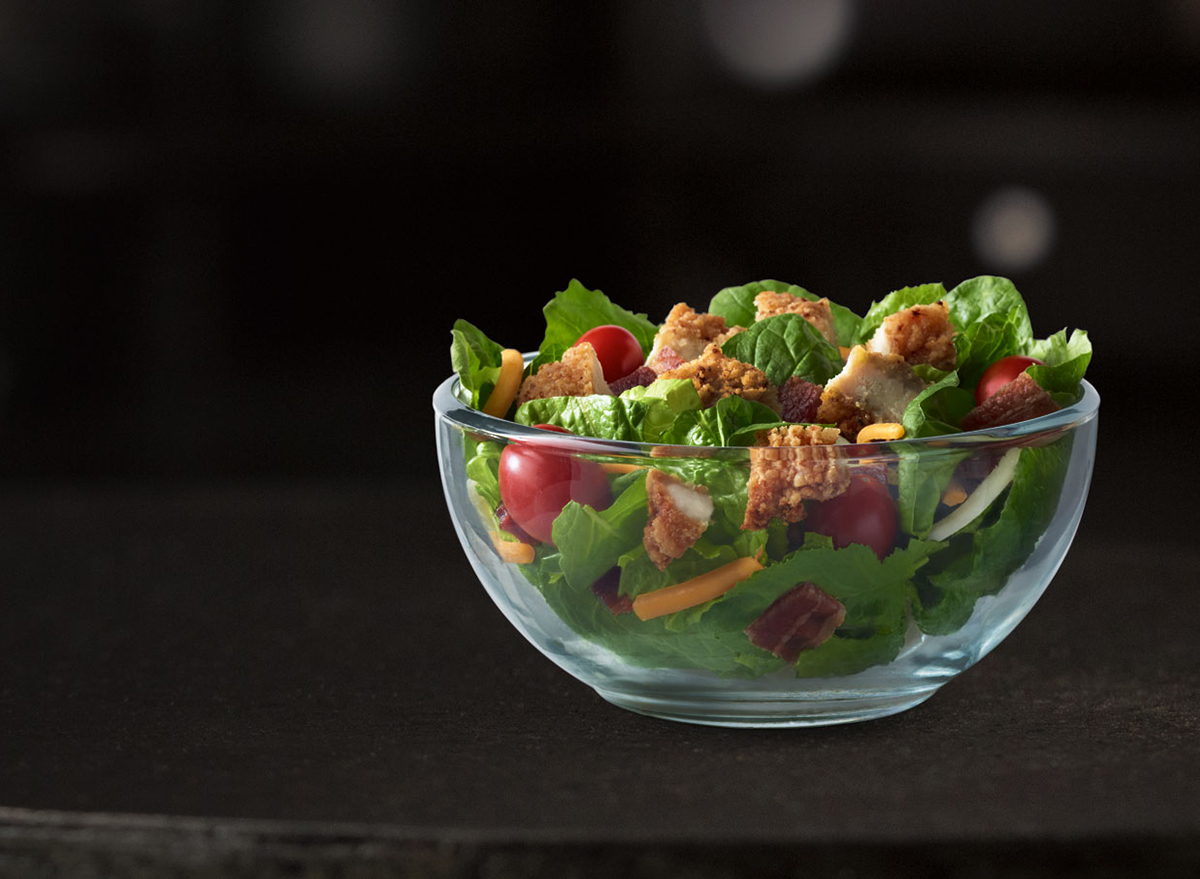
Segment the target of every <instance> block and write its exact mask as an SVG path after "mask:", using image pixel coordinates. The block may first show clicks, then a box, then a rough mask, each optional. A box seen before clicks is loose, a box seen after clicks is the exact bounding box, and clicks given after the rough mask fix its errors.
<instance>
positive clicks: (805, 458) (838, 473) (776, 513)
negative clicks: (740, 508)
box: [742, 424, 850, 529]
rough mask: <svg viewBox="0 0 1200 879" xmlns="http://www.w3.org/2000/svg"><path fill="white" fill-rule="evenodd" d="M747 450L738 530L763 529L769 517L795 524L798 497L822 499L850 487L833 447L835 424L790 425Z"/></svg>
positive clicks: (769, 433)
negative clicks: (743, 501)
mask: <svg viewBox="0 0 1200 879" xmlns="http://www.w3.org/2000/svg"><path fill="white" fill-rule="evenodd" d="M762 439H763V440H764V441H765V443H766V445H765V446H763V445H758V446H753V447H752V448H751V449H750V480H749V482H748V483H747V489H746V490H747V495H748V501H747V503H746V516H745V519H743V521H742V528H743V529H759V528H766V527H767V525H768V524H769V523H770V521H771V520H772V519H782V520H783V521H784V522H799V521H800V520H801V519H803V518H804V516H805V509H804V501H806V500H813V501H824V500H828V499H829V498H831V497H837V496H838V495H840V494H842V493H843V492H845V491H846V489H847V488H849V487H850V471H849V470H848V469H847V468H846V465H845V462H844V461H843V460H842V459H841V457H840V456H839V455H838V453H837V451H836V450H835V449H834V448H833V446H834V445H835V444H836V443H837V440H838V431H837V428H835V427H822V426H821V425H819V424H809V425H800V424H792V425H789V426H788V427H776V428H773V429H771V430H769V431H767V432H766V435H765V436H763V437H762Z"/></svg>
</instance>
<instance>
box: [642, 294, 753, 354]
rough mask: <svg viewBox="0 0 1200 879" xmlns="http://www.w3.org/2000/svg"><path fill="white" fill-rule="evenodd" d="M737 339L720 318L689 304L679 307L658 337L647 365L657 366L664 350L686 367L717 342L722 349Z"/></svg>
mask: <svg viewBox="0 0 1200 879" xmlns="http://www.w3.org/2000/svg"><path fill="white" fill-rule="evenodd" d="M739 329H740V328H739ZM731 335H733V331H732V330H731V328H730V327H727V326H725V318H723V317H721V316H720V315H719V314H698V313H697V312H696V311H695V310H694V309H692V308H691V307H690V306H689V305H688V304H687V303H686V302H680V303H678V304H677V305H676V306H675V307H674V308H672V309H671V312H670V313H669V314H668V315H667V319H666V320H665V321H664V322H663V325H662V326H661V327H660V328H659V330H658V333H657V335H655V337H654V345H653V347H652V348H651V349H650V356H649V357H647V358H646V363H647V364H648V365H650V366H653V365H654V364H655V363H656V362H657V355H658V353H659V351H660V350H661V349H663V348H670V349H671V350H672V351H673V352H674V353H675V354H676V355H678V357H679V359H680V360H682V361H684V362H685V363H686V362H687V361H689V360H695V359H696V358H697V357H699V356H700V355H701V354H703V353H704V349H705V348H707V347H708V346H709V345H710V344H712V343H713V342H716V343H717V344H718V345H720V344H721V343H722V342H724V341H725V340H726V339H728V338H729V337H730V336H731Z"/></svg>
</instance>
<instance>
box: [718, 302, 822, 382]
mask: <svg viewBox="0 0 1200 879" xmlns="http://www.w3.org/2000/svg"><path fill="white" fill-rule="evenodd" d="M721 351H722V352H723V353H724V354H726V355H728V356H730V357H733V358H735V359H737V360H740V361H742V362H743V363H749V364H751V365H752V366H756V367H758V368H759V369H761V370H762V371H763V372H765V373H766V374H767V380H768V381H769V382H771V384H775V385H781V384H783V383H784V382H785V381H787V380H788V379H789V378H790V377H791V376H793V375H798V376H800V378H802V379H804V380H805V381H810V382H812V383H813V384H818V385H822V384H825V382H827V381H829V380H830V379H831V378H833V377H834V376H835V375H837V374H838V373H839V372H841V371H842V365H843V364H842V355H841V354H840V353H839V352H838V349H837V348H836V347H834V346H833V345H831V344H829V341H828V340H827V339H826V338H825V337H824V336H822V335H821V333H820V331H819V330H817V328H816V327H814V326H813V325H812V324H810V323H809V322H808V321H806V320H805V319H804V318H802V317H801V316H800V315H798V314H779V315H775V316H774V317H768V318H765V319H763V320H760V321H758V322H756V323H755V324H754V325H753V326H751V327H750V328H749V329H748V330H745V331H744V332H741V333H737V334H736V335H734V336H731V337H730V338H729V339H728V340H727V341H726V342H725V343H724V344H723V345H722V346H721Z"/></svg>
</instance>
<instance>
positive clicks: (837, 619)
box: [451, 276, 1091, 677]
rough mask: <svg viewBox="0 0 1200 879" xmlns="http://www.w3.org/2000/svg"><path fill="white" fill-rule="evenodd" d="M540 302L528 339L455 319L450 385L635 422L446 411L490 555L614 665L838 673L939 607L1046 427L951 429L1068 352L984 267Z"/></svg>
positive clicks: (580, 292) (479, 400) (1063, 390)
mask: <svg viewBox="0 0 1200 879" xmlns="http://www.w3.org/2000/svg"><path fill="white" fill-rule="evenodd" d="M543 314H544V317H545V332H544V335H543V338H542V341H541V344H540V346H539V347H538V350H537V352H536V354H535V355H533V356H531V357H529V356H525V355H522V354H521V353H520V352H519V351H518V350H517V349H514V348H506V347H504V346H503V345H501V344H500V343H498V342H496V341H493V340H492V339H490V338H489V337H488V336H487V335H486V334H485V333H484V332H483V331H482V330H481V329H479V328H478V327H476V326H474V325H473V324H471V323H469V322H467V321H465V320H458V321H456V322H455V324H454V327H453V330H452V336H453V340H452V345H451V360H452V364H453V367H454V370H455V372H456V373H457V375H458V379H459V387H458V394H459V397H460V400H461V401H462V402H463V403H464V404H466V405H469V406H471V407H472V408H475V409H478V410H480V411H482V412H484V413H486V414H488V415H491V416H494V417H495V418H498V419H506V420H509V421H512V422H515V423H517V424H521V425H525V426H527V427H530V428H539V429H541V430H544V431H550V432H558V433H562V434H574V435H577V436H586V437H597V438H601V439H606V440H619V441H628V442H631V443H639V444H644V445H642V446H630V447H629V448H630V449H631V450H632V451H630V452H629V453H628V454H612V455H608V454H592V453H587V452H578V451H573V452H567V451H564V449H562V448H559V447H557V446H556V445H555V444H554V443H552V442H533V441H523V440H520V439H512V440H507V441H506V440H503V439H496V438H492V437H489V436H487V435H485V434H482V433H480V434H472V433H465V434H464V436H463V442H464V454H465V456H466V474H467V477H468V479H469V480H470V485H471V490H472V491H473V493H474V498H475V500H476V501H477V504H476V506H477V508H478V510H479V514H480V516H481V518H482V524H483V527H484V528H485V530H486V531H487V532H488V533H489V535H490V536H491V540H492V544H493V546H494V548H495V551H496V553H497V556H498V558H499V559H500V560H502V563H503V564H508V565H514V566H516V567H517V568H518V569H519V570H520V571H521V573H522V574H523V575H524V577H525V578H526V579H527V580H528V581H529V582H530V583H531V584H532V585H533V586H534V587H535V588H536V589H537V590H538V592H540V594H541V595H542V596H543V597H544V599H545V601H546V602H547V604H548V605H549V606H550V608H551V609H552V610H553V611H554V613H555V614H557V616H558V617H559V618H560V619H561V620H562V621H563V622H564V623H565V624H566V625H567V626H568V627H569V628H570V629H571V630H572V631H574V632H575V633H576V634H577V635H578V636H579V637H581V638H583V639H586V640H588V641H590V642H592V643H594V644H596V645H599V646H601V647H603V648H606V649H608V650H610V651H612V652H613V653H615V654H616V655H617V656H619V657H620V658H621V659H622V660H623V661H625V662H626V663H629V664H630V665H634V666H642V667H657V668H689V669H700V670H707V671H710V672H713V673H715V674H717V675H720V676H724V677H758V676H761V675H765V674H769V673H774V672H780V671H785V670H788V671H790V673H794V674H796V675H799V676H828V675H845V674H852V673H855V672H858V671H861V670H863V669H866V668H869V667H871V666H874V665H880V664H886V663H888V662H891V661H892V660H893V659H894V658H895V657H896V656H897V655H898V654H899V652H900V651H901V649H902V648H903V647H904V645H905V643H906V640H908V639H909V638H912V637H913V636H914V633H918V634H921V635H942V634H949V633H952V632H955V631H957V630H958V629H960V628H961V627H962V626H963V625H964V624H965V623H966V621H967V620H968V618H969V617H970V616H971V613H972V611H973V609H974V607H975V604H976V602H977V601H978V600H979V599H980V598H982V597H984V596H987V595H991V594H995V593H996V592H998V591H999V590H1001V589H1002V588H1003V587H1004V585H1005V583H1006V581H1007V578H1008V577H1009V575H1010V574H1011V573H1012V572H1013V571H1014V570H1015V569H1017V568H1018V567H1020V565H1021V564H1022V563H1023V562H1024V561H1025V560H1026V559H1027V558H1028V557H1029V556H1030V554H1031V553H1032V552H1033V550H1034V547H1035V546H1036V544H1037V541H1038V539H1039V537H1040V536H1041V535H1042V533H1043V532H1044V531H1045V529H1046V526H1047V524H1048V523H1049V521H1050V519H1051V517H1052V516H1053V514H1054V511H1055V509H1056V507H1057V504H1058V495H1059V490H1060V487H1061V485H1062V481H1063V477H1064V474H1065V471H1066V467H1067V463H1068V459H1069V457H1070V445H1071V436H1070V434H1069V432H1066V431H1063V432H1060V433H1058V434H1055V433H1054V432H1050V433H1049V434H1043V433H1039V434H1038V435H1037V439H1036V442H1029V443H1026V444H1024V445H1020V444H1016V443H1013V444H1009V447H1008V448H1002V449H1001V450H1000V451H996V450H995V449H996V444H995V443H990V444H987V445H986V448H985V447H984V446H978V445H977V446H973V445H972V444H971V442H970V437H964V440H963V441H961V442H960V441H958V440H957V437H958V436H959V435H963V434H966V433H969V432H971V431H978V432H983V433H987V432H988V431H989V430H992V429H995V428H999V427H1002V426H1004V425H1009V424H1013V423H1017V422H1020V421H1024V420H1027V419H1031V418H1038V417H1040V416H1043V415H1047V414H1049V413H1052V412H1054V411H1056V410H1058V409H1060V408H1062V407H1065V406H1068V405H1071V404H1072V403H1074V402H1075V401H1076V400H1077V399H1078V397H1079V395H1080V393H1081V381H1082V379H1083V376H1084V372H1085V370H1086V368H1087V365H1088V362H1089V360H1090V358H1091V344H1090V342H1089V340H1088V336H1087V333H1086V332H1084V331H1082V330H1075V331H1073V332H1071V333H1070V334H1069V335H1068V333H1067V331H1066V330H1061V331H1059V332H1057V333H1055V334H1053V335H1051V336H1049V337H1046V338H1037V337H1035V335H1034V332H1033V329H1032V325H1031V322H1030V319H1029V314H1028V310H1027V308H1026V305H1025V302H1024V300H1023V299H1022V297H1021V295H1020V294H1019V293H1018V292H1017V290H1016V288H1015V287H1014V286H1013V284H1012V283H1011V282H1010V281H1008V280H1007V279H1004V278H999V277H991V276H983V277H978V278H972V279H970V280H967V281H964V282H963V283H961V284H959V285H958V286H956V287H954V288H953V289H949V290H947V289H946V288H945V287H944V286H943V285H941V284H925V285H921V286H915V287H905V288H902V289H899V290H896V291H894V292H891V293H889V294H887V295H886V296H883V297H882V298H881V299H879V300H878V301H875V302H873V303H871V305H870V306H869V307H868V308H867V309H866V311H865V312H864V313H863V314H861V315H860V314H857V313H855V312H854V311H852V310H851V309H849V308H847V307H845V306H843V305H840V304H837V303H835V302H831V301H830V300H829V299H827V298H824V297H818V296H816V295H814V294H812V293H809V292H808V291H807V290H804V289H803V288H801V287H798V286H795V285H792V284H786V283H781V282H778V281H761V282H757V283H752V284H746V285H743V286H736V287H728V288H725V289H722V290H720V291H719V292H718V293H716V295H715V296H713V297H712V299H711V301H710V302H708V303H707V306H706V307H705V308H704V310H697V309H695V308H694V307H693V306H692V305H690V304H688V303H683V302H681V303H679V304H677V305H676V306H675V307H674V308H673V309H671V311H670V313H669V314H668V315H667V316H666V317H665V319H664V320H663V322H662V323H661V324H659V323H654V322H652V321H651V320H650V319H649V318H648V317H647V316H646V315H644V314H638V313H634V312H631V311H628V310H626V309H625V308H623V307H621V306H619V305H617V304H615V303H613V302H612V301H611V300H610V299H609V298H608V297H607V296H605V295H604V294H603V293H601V292H600V291H598V290H589V289H587V288H586V287H584V286H583V285H582V284H580V283H579V282H578V281H572V282H571V283H570V284H569V285H568V286H567V288H566V289H565V290H563V291H560V292H558V293H556V294H555V296H554V298H553V299H551V300H550V302H549V303H547V305H546V306H545V308H544V309H543ZM931 437H936V438H938V441H937V442H936V443H933V444H930V443H928V442H923V443H921V444H919V447H920V451H919V453H918V451H917V445H918V444H913V443H906V440H912V439H920V440H923V441H927V440H928V438H931ZM547 439H549V438H547ZM931 445H934V446H937V448H936V449H935V450H933V451H931V449H930V446H931Z"/></svg>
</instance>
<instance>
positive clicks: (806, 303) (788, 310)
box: [754, 290, 838, 345]
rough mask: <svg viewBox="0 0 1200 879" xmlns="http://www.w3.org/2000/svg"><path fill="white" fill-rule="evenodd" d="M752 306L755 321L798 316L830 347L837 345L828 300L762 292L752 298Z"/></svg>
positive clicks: (768, 291) (835, 331)
mask: <svg viewBox="0 0 1200 879" xmlns="http://www.w3.org/2000/svg"><path fill="white" fill-rule="evenodd" d="M754 305H755V306H756V307H757V309H758V312H757V313H756V314H755V316H754V319H755V320H762V319H763V318H768V317H774V316H775V315H777V314H798V315H800V316H801V317H802V318H804V319H805V320H806V321H808V322H809V323H810V324H812V325H813V326H814V327H816V328H817V331H818V332H819V333H820V334H821V335H822V336H824V337H825V339H826V340H827V341H828V342H829V344H830V345H836V344H837V343H838V337H837V329H836V328H835V327H834V325H833V311H832V310H831V309H830V307H829V300H828V299H817V300H815V301H814V300H812V299H805V298H804V297H803V296H793V295H792V294H791V293H774V292H772V291H770V290H764V291H763V292H761V293H759V294H758V295H757V296H755V297H754Z"/></svg>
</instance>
